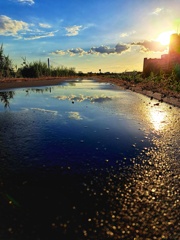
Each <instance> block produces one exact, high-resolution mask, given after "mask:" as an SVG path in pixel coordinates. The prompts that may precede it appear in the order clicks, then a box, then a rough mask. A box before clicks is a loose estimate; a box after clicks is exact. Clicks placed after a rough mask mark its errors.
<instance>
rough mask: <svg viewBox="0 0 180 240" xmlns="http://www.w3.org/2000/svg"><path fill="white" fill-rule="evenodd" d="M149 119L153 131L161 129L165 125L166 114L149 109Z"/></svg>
mask: <svg viewBox="0 0 180 240" xmlns="http://www.w3.org/2000/svg"><path fill="white" fill-rule="evenodd" d="M150 119H151V122H152V124H153V125H154V128H155V130H157V131H158V130H160V129H163V128H164V126H165V125H166V122H165V119H166V113H165V112H163V111H159V110H157V109H151V111H150Z"/></svg>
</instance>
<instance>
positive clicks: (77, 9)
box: [0, 0, 180, 73]
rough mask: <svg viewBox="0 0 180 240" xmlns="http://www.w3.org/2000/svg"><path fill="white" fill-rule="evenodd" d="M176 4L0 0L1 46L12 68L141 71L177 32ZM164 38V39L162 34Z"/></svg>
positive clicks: (179, 0) (167, 0) (170, 0)
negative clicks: (34, 64)
mask: <svg viewBox="0 0 180 240" xmlns="http://www.w3.org/2000/svg"><path fill="white" fill-rule="evenodd" d="M179 9H180V0H158V1H157V0H57V1H53V0H0V44H3V49H4V54H5V55H9V57H10V59H12V62H13V64H14V65H17V67H21V64H22V62H23V59H24V58H26V61H27V62H29V63H30V62H34V61H42V62H47V60H48V58H49V60H50V65H51V67H61V66H64V67H68V68H70V67H73V68H75V70H76V71H77V72H79V71H82V72H84V73H86V72H99V69H101V72H116V73H119V72H124V71H142V69H143V59H144V58H145V57H147V58H159V57H160V56H161V55H162V54H166V53H168V43H167V40H168V38H169V35H170V34H172V33H177V32H178V33H180V11H179ZM162 33H163V34H162Z"/></svg>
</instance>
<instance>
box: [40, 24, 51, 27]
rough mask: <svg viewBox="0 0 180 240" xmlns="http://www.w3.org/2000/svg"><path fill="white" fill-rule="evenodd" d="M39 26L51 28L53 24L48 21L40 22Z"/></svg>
mask: <svg viewBox="0 0 180 240" xmlns="http://www.w3.org/2000/svg"><path fill="white" fill-rule="evenodd" d="M39 26H40V27H41V28H51V25H50V24H47V23H39Z"/></svg>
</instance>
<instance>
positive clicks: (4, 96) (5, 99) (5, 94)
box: [0, 91, 15, 108]
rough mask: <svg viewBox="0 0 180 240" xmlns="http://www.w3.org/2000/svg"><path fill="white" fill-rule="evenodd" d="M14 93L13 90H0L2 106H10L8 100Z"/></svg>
mask: <svg viewBox="0 0 180 240" xmlns="http://www.w3.org/2000/svg"><path fill="white" fill-rule="evenodd" d="M14 95H15V92H14V91H8V92H0V101H1V102H2V103H3V104H4V107H5V108H7V107H10V100H11V99H13V97H14Z"/></svg>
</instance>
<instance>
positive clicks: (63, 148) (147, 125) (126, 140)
mask: <svg viewBox="0 0 180 240" xmlns="http://www.w3.org/2000/svg"><path fill="white" fill-rule="evenodd" d="M83 84H84V85H83ZM42 89H44V88H42ZM40 90H41V89H40ZM51 90H52V91H49V90H47V91H39V90H38V91H36V90H35V89H32V90H30V89H26V90H16V95H14V98H13V101H11V109H10V110H9V111H4V109H0V146H1V148H0V198H1V201H0V202H1V204H0V213H1V214H0V222H1V224H0V239H7V240H11V239H13V240H19V239H27V236H28V239H42V240H44V239H48V240H49V239H54V240H56V239H73V240H84V239H93V240H100V239H103V240H106V239H107V240H109V239H111V240H119V239H120V240H121V239H124V240H126V239H130V240H131V239H138V240H144V239H158V240H160V239H166V240H175V239H179V225H178V224H179V220H180V219H179V189H180V186H179V176H180V172H179V171H180V166H179V164H180V163H179V155H180V153H179V144H180V131H179V116H180V114H179V109H177V108H172V109H171V110H170V109H169V107H168V105H166V104H164V103H162V104H159V105H158V106H154V104H153V103H154V102H153V101H151V102H150V103H149V99H148V98H146V97H144V96H141V95H138V94H135V93H131V92H128V91H123V90H121V89H116V88H115V87H113V86H109V89H108V85H107V84H106V85H101V84H99V83H95V82H94V81H85V82H83V81H81V82H78V81H75V84H69V82H68V83H67V84H62V86H57V87H53V88H52V89H51ZM27 92H28V93H30V94H29V95H28V96H25V95H26V94H25V93H27ZM36 93H43V94H36ZM72 103H73V104H72ZM157 133H158V134H157Z"/></svg>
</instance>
